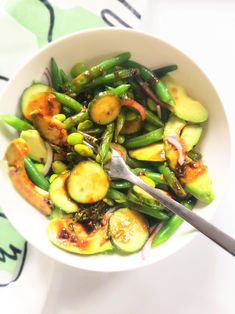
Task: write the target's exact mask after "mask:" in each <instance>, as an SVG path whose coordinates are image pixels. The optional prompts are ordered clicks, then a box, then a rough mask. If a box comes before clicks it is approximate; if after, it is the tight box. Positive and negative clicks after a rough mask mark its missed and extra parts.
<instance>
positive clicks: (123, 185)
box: [110, 180, 132, 190]
mask: <svg viewBox="0 0 235 314" xmlns="http://www.w3.org/2000/svg"><path fill="white" fill-rule="evenodd" d="M110 186H111V188H113V189H117V190H125V189H129V188H131V187H132V184H131V183H130V182H128V181H124V180H122V181H112V182H111V183H110Z"/></svg>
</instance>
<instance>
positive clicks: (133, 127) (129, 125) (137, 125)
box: [120, 115, 143, 135]
mask: <svg viewBox="0 0 235 314" xmlns="http://www.w3.org/2000/svg"><path fill="white" fill-rule="evenodd" d="M142 124H143V122H142V120H141V117H140V115H138V116H137V117H136V118H135V119H134V120H131V121H125V123H124V125H123V128H122V129H121V132H120V134H124V135H126V134H127V135H129V134H134V133H136V132H138V131H139V130H140V129H141V127H142Z"/></svg>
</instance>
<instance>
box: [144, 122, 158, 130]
mask: <svg viewBox="0 0 235 314" xmlns="http://www.w3.org/2000/svg"><path fill="white" fill-rule="evenodd" d="M144 129H145V130H146V131H147V132H152V131H154V130H156V125H154V124H152V123H148V122H145V123H144Z"/></svg>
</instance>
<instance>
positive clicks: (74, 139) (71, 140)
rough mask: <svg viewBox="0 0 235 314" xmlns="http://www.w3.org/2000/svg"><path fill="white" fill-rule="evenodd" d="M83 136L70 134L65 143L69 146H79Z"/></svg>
mask: <svg viewBox="0 0 235 314" xmlns="http://www.w3.org/2000/svg"><path fill="white" fill-rule="evenodd" d="M83 139H84V136H83V135H82V134H81V133H71V134H69V135H68V137H67V142H68V144H69V145H73V146H74V145H76V144H81V143H82V142H83Z"/></svg>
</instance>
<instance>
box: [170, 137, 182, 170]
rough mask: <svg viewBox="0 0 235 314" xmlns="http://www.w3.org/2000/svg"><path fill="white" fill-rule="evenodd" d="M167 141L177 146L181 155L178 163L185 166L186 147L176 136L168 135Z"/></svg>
mask: <svg viewBox="0 0 235 314" xmlns="http://www.w3.org/2000/svg"><path fill="white" fill-rule="evenodd" d="M166 139H167V140H168V142H169V143H170V144H172V145H173V146H175V148H176V149H177V151H178V154H179V157H178V163H179V165H180V166H182V165H183V164H184V161H185V147H184V145H183V143H181V142H180V141H179V140H178V139H177V138H175V137H174V136H171V135H167V136H166Z"/></svg>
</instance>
